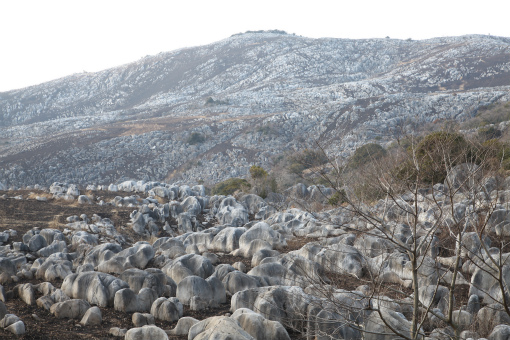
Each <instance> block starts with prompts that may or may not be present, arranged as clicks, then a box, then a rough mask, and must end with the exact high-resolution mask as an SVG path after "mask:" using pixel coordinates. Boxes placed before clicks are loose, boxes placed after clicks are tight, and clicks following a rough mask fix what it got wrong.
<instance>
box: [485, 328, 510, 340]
mask: <svg viewBox="0 0 510 340" xmlns="http://www.w3.org/2000/svg"><path fill="white" fill-rule="evenodd" d="M487 339H488V340H508V339H510V326H509V325H497V326H496V327H494V329H493V330H492V333H491V334H490V335H489V337H488V338H487Z"/></svg>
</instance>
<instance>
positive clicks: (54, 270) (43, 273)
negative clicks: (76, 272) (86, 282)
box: [32, 257, 73, 281]
mask: <svg viewBox="0 0 510 340" xmlns="http://www.w3.org/2000/svg"><path fill="white" fill-rule="evenodd" d="M34 265H35V263H34ZM34 265H33V266H32V268H34ZM72 273H73V263H72V262H71V261H68V260H65V259H60V258H52V257H48V258H47V259H46V260H45V261H44V262H43V263H42V264H41V265H40V266H39V267H37V269H36V271H35V277H36V278H37V279H42V280H46V281H55V280H57V279H60V280H63V279H65V278H66V277H67V276H68V275H70V274H72Z"/></svg>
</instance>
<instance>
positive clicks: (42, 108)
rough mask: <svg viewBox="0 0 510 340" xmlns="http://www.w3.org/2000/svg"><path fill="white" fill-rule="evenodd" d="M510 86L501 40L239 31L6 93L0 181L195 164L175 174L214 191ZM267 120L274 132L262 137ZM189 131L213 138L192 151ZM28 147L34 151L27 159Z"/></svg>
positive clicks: (151, 171)
mask: <svg viewBox="0 0 510 340" xmlns="http://www.w3.org/2000/svg"><path fill="white" fill-rule="evenodd" d="M509 90H510V39H509V38H505V37H493V36H483V35H468V36H461V37H444V38H433V39H427V40H419V41H408V40H396V39H366V40H351V39H335V38H320V39H313V38H304V37H299V36H295V35H289V34H287V35H282V34H275V33H249V34H242V35H235V36H231V37H229V38H226V39H224V40H221V41H219V42H215V43H211V44H208V45H203V46H198V47H189V48H183V49H179V50H176V51H171V52H163V53H160V54H158V55H155V56H148V57H144V58H142V59H140V60H138V61H135V62H132V63H128V64H125V65H122V66H118V67H115V68H111V69H107V70H103V71H99V72H95V73H86V74H78V75H72V76H68V77H64V78H60V79H58V80H53V81H51V82H48V83H43V84H41V85H37V86H32V87H28V88H25V89H20V90H13V91H9V92H3V93H0V132H1V135H2V136H3V138H2V137H0V178H3V181H4V182H6V183H7V184H9V185H29V184H35V183H44V184H45V185H49V184H51V183H52V182H53V181H56V180H66V181H71V182H73V183H77V182H82V181H83V182H89V183H90V182H91V181H92V182H94V181H95V182H98V183H106V182H114V181H117V180H120V179H125V178H141V179H147V180H149V179H152V180H164V179H165V178H169V177H168V176H169V174H171V173H176V170H178V169H184V168H187V167H189V165H190V164H191V163H198V162H200V163H202V164H204V163H205V164H206V165H208V166H209V167H206V166H205V165H199V166H197V165H196V164H195V165H194V166H193V165H192V166H191V167H190V168H189V169H186V170H184V171H181V170H179V171H177V172H179V175H180V178H181V179H182V180H187V179H193V180H198V179H202V180H204V181H206V182H211V183H212V182H215V181H219V180H222V179H225V178H227V177H229V176H243V175H244V174H246V173H247V169H248V168H249V166H250V165H251V164H255V163H257V164H261V165H263V166H266V167H271V158H272V157H275V156H277V155H278V154H281V153H282V152H283V151H284V150H297V149H299V148H302V147H309V146H311V144H313V141H314V140H322V141H323V142H324V143H327V145H328V147H327V148H326V151H327V152H328V154H330V155H331V156H333V157H338V156H345V155H348V154H349V153H350V152H352V150H353V149H354V148H355V147H356V146H359V145H360V144H363V143H364V142H367V141H371V140H374V138H376V137H378V138H379V143H383V144H384V143H388V142H389V141H390V140H391V139H392V138H393V137H394V135H395V133H396V130H397V129H401V130H409V131H411V130H412V126H413V124H414V125H416V124H422V123H425V122H432V121H435V120H438V119H465V118H468V117H470V116H472V115H474V114H475V113H476V111H477V109H478V108H479V107H482V106H485V105H488V104H490V103H493V102H497V101H504V100H510V96H509V93H510V91H509ZM209 98H211V100H212V101H211V100H209ZM208 100H209V102H208ZM406 121H407V123H406ZM269 125H270V126H272V129H273V132H274V133H272V134H270V135H267V134H266V135H264V134H263V133H261V132H260V131H258V130H257V129H260V128H262V127H265V126H269ZM191 132H197V133H201V134H202V135H204V136H205V137H207V138H206V141H205V142H204V143H201V144H199V145H188V144H187V143H186V139H187V136H189V134H190V133H191ZM129 138H130V139H129ZM119 144H120V145H125V148H126V150H124V151H122V150H123V149H122V148H120V149H119V148H118V147H117V146H118V145H119ZM57 146H58V147H57ZM82 146H83V147H82ZM166 149H170V150H172V151H171V153H172V155H171V156H169V155H167V154H165V150H166ZM129 150H130V151H133V153H134V154H135V155H136V156H132V155H130V154H129V152H128V151H129ZM211 150H212V151H211ZM215 150H218V152H215ZM30 152H33V153H34V155H37V157H35V156H34V157H32V158H30V159H25V156H26V155H27V153H28V154H30ZM94 153H96V154H94ZM248 155H249V157H248V158H249V159H248V158H247V156H248ZM204 157H209V158H204ZM57 164H60V166H56V165H57ZM154 164H158V166H157V169H155V165H154ZM210 167H213V169H211V168H210ZM21 173H24V175H20V174H21ZM203 173H205V174H206V175H203ZM172 178H173V179H176V178H179V176H174V177H172Z"/></svg>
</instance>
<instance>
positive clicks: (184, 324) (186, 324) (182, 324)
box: [167, 316, 200, 335]
mask: <svg viewBox="0 0 510 340" xmlns="http://www.w3.org/2000/svg"><path fill="white" fill-rule="evenodd" d="M199 322H200V321H198V320H197V319H195V318H192V317H189V316H185V317H183V318H180V319H179V321H177V325H175V328H174V329H171V330H169V331H167V333H168V334H170V335H188V333H189V330H190V328H191V327H192V326H193V325H195V324H197V323H199Z"/></svg>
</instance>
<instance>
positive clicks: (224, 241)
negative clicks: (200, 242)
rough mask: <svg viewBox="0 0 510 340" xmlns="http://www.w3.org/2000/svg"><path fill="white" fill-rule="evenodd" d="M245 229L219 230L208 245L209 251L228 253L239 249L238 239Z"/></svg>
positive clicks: (230, 228) (229, 228)
mask: <svg viewBox="0 0 510 340" xmlns="http://www.w3.org/2000/svg"><path fill="white" fill-rule="evenodd" d="M245 231H246V229H245V228H234V227H227V228H225V229H223V230H221V231H220V232H219V233H218V234H216V236H214V239H213V240H212V242H211V243H210V244H209V250H211V251H217V252H224V253H230V252H232V251H234V250H236V249H237V248H239V239H240V238H241V235H243V233H244V232H245Z"/></svg>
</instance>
